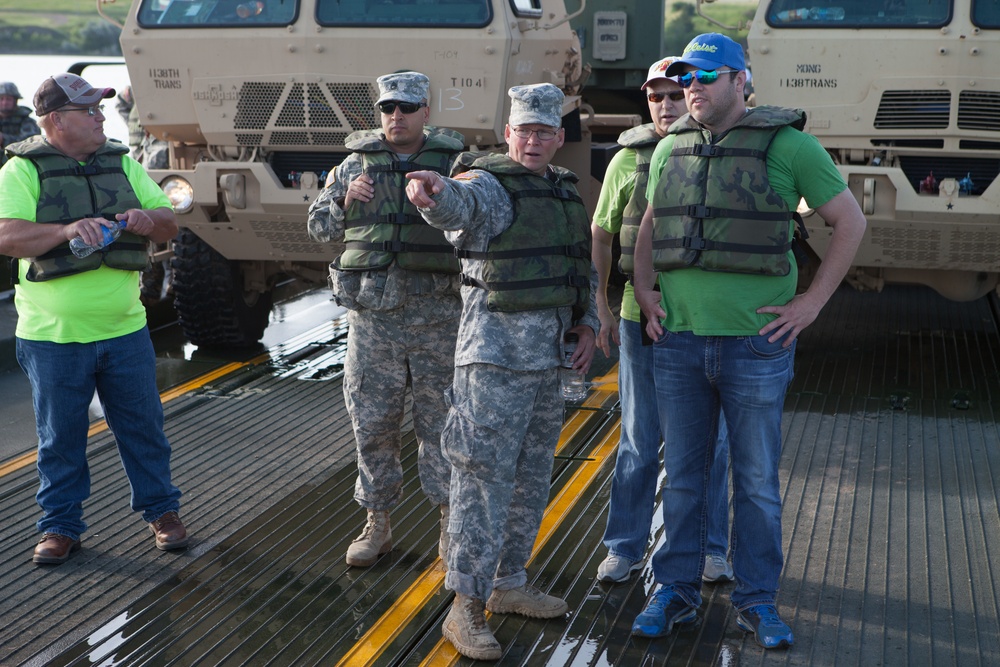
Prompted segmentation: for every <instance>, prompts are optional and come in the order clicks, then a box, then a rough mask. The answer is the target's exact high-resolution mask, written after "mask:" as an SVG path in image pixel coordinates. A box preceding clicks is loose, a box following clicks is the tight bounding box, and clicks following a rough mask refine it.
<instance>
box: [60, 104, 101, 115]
mask: <svg viewBox="0 0 1000 667" xmlns="http://www.w3.org/2000/svg"><path fill="white" fill-rule="evenodd" d="M56 111H86V112H87V115H88V116H96V115H97V112H98V111H100V112H101V113H104V105H103V104H95V105H94V106H92V107H63V108H62V109H56Z"/></svg>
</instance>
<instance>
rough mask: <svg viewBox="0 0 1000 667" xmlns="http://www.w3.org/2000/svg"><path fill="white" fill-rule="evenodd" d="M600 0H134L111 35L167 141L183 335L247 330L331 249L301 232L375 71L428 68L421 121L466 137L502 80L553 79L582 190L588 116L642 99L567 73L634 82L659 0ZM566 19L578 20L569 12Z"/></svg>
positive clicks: (496, 98) (363, 116) (310, 275)
mask: <svg viewBox="0 0 1000 667" xmlns="http://www.w3.org/2000/svg"><path fill="white" fill-rule="evenodd" d="M98 1H99V2H100V1H101V0H98ZM616 7H617V9H616V10H615V11H603V10H602V9H600V8H598V9H597V10H594V9H589V10H588V9H587V8H586V7H585V6H584V4H583V3H582V2H581V5H580V6H578V7H575V8H573V12H572V13H571V12H568V11H567V8H566V7H565V6H564V4H563V0H437V1H434V2H430V1H427V0H134V2H133V4H132V6H131V8H130V10H129V13H128V17H127V19H126V22H125V24H124V27H123V29H122V34H121V46H122V52H123V55H124V57H125V61H126V64H127V67H128V71H129V78H130V80H131V83H132V89H133V93H134V96H135V100H136V104H137V106H138V108H139V112H140V119H141V122H142V124H143V125H144V126H145V128H146V129H147V130H149V131H150V132H151V133H152V134H153V135H155V136H157V137H159V138H161V139H164V140H166V141H168V142H169V143H170V168H169V169H166V170H151V171H150V174H151V175H152V176H153V178H154V179H156V180H157V182H159V183H160V184H161V186H162V187H163V189H164V191H165V192H166V193H167V194H168V195H169V196H170V198H171V201H172V202H173V204H174V207H175V210H176V211H177V213H178V221H179V223H180V225H181V227H182V229H181V232H180V234H179V235H178V238H177V239H176V241H175V242H174V244H173V254H174V256H173V258H172V260H171V267H172V272H173V277H172V288H173V297H174V305H175V308H176V310H177V313H178V317H179V320H180V323H181V326H182V328H183V330H184V332H185V334H186V335H187V337H188V338H189V340H191V341H192V342H193V343H195V344H198V345H210V346H246V345H253V344H255V343H256V342H257V341H258V340H259V338H260V336H261V335H262V333H263V330H264V328H265V326H266V325H267V322H268V314H269V312H270V310H271V306H272V290H273V287H274V285H275V283H276V281H278V280H280V279H282V278H283V277H284V276H292V277H295V278H297V279H301V280H306V281H309V282H312V283H317V284H319V283H325V281H326V276H327V267H328V264H329V262H330V260H331V259H332V258H333V257H334V256H335V255H336V253H337V252H338V250H339V249H338V248H337V247H334V246H333V245H332V244H319V243H315V242H313V241H312V240H311V239H310V238H309V236H308V234H307V232H306V224H305V221H306V215H307V209H308V206H309V203H310V202H311V201H313V199H315V197H316V195H317V194H318V193H319V190H320V188H321V187H322V186H323V183H324V179H325V177H326V175H327V173H328V171H329V170H331V169H332V168H334V167H335V166H336V165H337V164H339V162H340V161H341V160H343V158H344V157H345V156H346V155H347V153H348V151H346V149H345V148H344V142H345V139H346V138H347V136H348V135H349V134H351V133H352V132H354V131H355V130H362V129H371V128H374V127H378V126H379V117H378V114H377V113H376V111H375V108H374V106H373V104H374V101H375V100H376V99H377V97H378V92H377V88H376V86H375V79H376V78H377V77H378V76H379V75H380V74H384V73H387V72H393V71H398V70H406V69H416V70H419V71H421V72H424V73H425V74H427V75H428V76H429V77H430V80H431V99H430V107H431V115H430V123H431V124H432V125H439V126H442V127H448V128H453V129H455V130H458V131H459V132H461V133H462V134H464V135H465V137H466V141H467V142H468V143H469V147H470V148H471V149H477V150H488V149H491V148H494V147H498V146H500V145H501V144H502V142H503V127H504V122H503V121H504V119H505V118H506V114H507V111H508V109H509V99H508V98H507V95H506V91H507V89H508V88H509V87H510V86H513V85H517V84H529V83H540V82H549V83H553V84H555V85H557V86H560V87H561V88H562V89H563V90H564V91H565V92H566V93H567V97H566V102H565V106H564V109H563V115H564V127H565V128H566V131H567V142H566V145H565V146H564V148H563V149H562V150H561V151H560V153H559V155H557V156H556V159H555V162H556V163H558V164H561V165H564V166H567V167H569V168H571V169H573V170H574V171H576V172H577V173H578V174H580V175H581V176H583V177H584V179H583V182H582V191H583V194H584V196H585V198H587V199H588V201H590V202H593V201H595V200H596V196H597V194H598V190H599V183H597V181H596V179H594V178H593V177H591V176H590V175H589V174H590V165H591V162H592V157H591V150H592V147H591V132H592V130H593V129H594V128H599V129H600V130H601V131H603V132H605V133H606V134H607V136H617V133H618V132H619V131H620V130H621V129H623V127H628V126H629V125H631V124H634V123H637V122H641V121H642V117H641V116H640V115H639V114H640V113H644V109H645V105H644V104H642V105H641V107H640V106H637V105H636V106H633V108H632V113H631V114H630V113H628V111H629V107H628V104H627V103H626V104H623V105H618V106H617V107H616V108H615V109H614V110H613V111H615V112H616V113H614V114H601V113H598V111H599V110H595V109H594V108H593V107H592V106H591V105H589V104H587V103H586V102H585V101H584V99H583V98H582V96H581V89H582V88H583V86H584V84H585V83H586V81H587V79H588V78H592V79H594V80H597V81H607V82H609V83H608V86H607V87H608V89H611V88H614V87H615V86H618V87H620V88H622V89H626V88H630V89H635V90H637V89H638V87H639V86H640V85H641V83H642V81H643V80H644V79H643V78H642V77H643V76H644V75H645V72H646V68H647V67H648V65H649V63H650V62H653V61H655V60H656V59H657V58H658V57H659V51H660V48H659V47H660V34H661V30H660V28H661V27H662V25H663V11H664V10H663V6H662V3H660V2H654V0H627V1H626V2H623V3H622V4H621V5H618V6H616ZM637 16H641V17H642V20H641V21H640V20H637ZM571 20H575V21H580V22H582V24H578V27H577V28H576V29H574V26H573V24H571ZM584 51H586V53H585V54H584ZM587 59H589V60H592V61H593V62H594V63H596V66H593V65H591V64H590V63H589V62H587V63H585V60H587ZM625 98H626V99H628V96H625ZM638 98H639V96H638V95H637V94H636V95H634V96H633V98H632V100H633V102H634V101H635V100H636V99H638ZM598 171H599V170H598Z"/></svg>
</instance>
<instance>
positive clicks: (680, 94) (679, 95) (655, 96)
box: [646, 90, 684, 104]
mask: <svg viewBox="0 0 1000 667" xmlns="http://www.w3.org/2000/svg"><path fill="white" fill-rule="evenodd" d="M664 97H669V98H670V101H671V102H680V101H681V100H683V99H684V91H683V90H675V91H674V92H672V93H646V99H647V100H649V101H650V102H652V103H653V104H659V103H660V102H662V101H663V98H664Z"/></svg>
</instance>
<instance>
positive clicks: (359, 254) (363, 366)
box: [308, 72, 464, 567]
mask: <svg viewBox="0 0 1000 667" xmlns="http://www.w3.org/2000/svg"><path fill="white" fill-rule="evenodd" d="M377 83H378V87H379V98H378V101H377V102H376V104H375V106H376V107H377V108H378V110H379V113H380V115H381V119H382V128H381V130H366V131H361V132H355V133H353V134H352V135H350V136H349V137H348V138H347V141H346V142H345V145H346V146H347V148H349V149H350V150H352V151H354V152H353V153H351V155H349V156H348V157H347V158H346V159H345V160H344V161H343V163H341V164H340V165H339V166H338V167H337V168H336V170H335V171H334V172H333V173H332V174H331V176H330V178H328V179H327V187H326V188H325V189H324V190H323V191H322V192H321V193H320V195H319V196H318V197H317V198H316V201H315V202H313V204H312V206H310V208H309V221H308V225H309V235H310V236H311V237H312V238H313V239H314V240H316V241H319V242H328V241H334V242H340V241H344V242H345V249H344V251H343V252H342V253H341V255H340V256H339V257H337V258H336V259H335V260H334V262H333V263H332V264H331V265H330V282H331V285H332V287H333V294H334V297H335V298H336V300H337V303H339V304H340V305H342V306H344V307H346V308H348V309H349V312H348V316H347V321H348V324H349V326H350V328H349V330H348V335H347V360H346V362H345V367H344V398H345V401H346V403H347V411H348V413H349V414H350V415H351V420H352V422H353V423H354V435H355V438H356V440H357V454H358V481H357V484H356V486H355V492H354V497H355V499H356V500H357V501H358V503H360V504H361V505H362V506H363V507H365V508H367V510H368V521H367V523H366V525H365V528H364V531H363V532H362V533H361V535H360V536H358V538H357V539H355V540H354V542H353V543H352V544H351V546H350V547H349V548H348V550H347V564H348V565H354V566H360V567H367V566H369V565H372V564H373V563H375V561H376V560H377V559H378V557H379V556H381V555H382V554H384V553H387V552H388V551H389V550H390V549H392V530H391V528H390V525H389V510H391V509H392V508H393V507H395V506H396V505H397V504H399V500H400V496H401V494H402V488H403V470H402V466H401V465H400V426H401V424H402V421H403V411H404V404H405V400H406V389H407V387H409V388H410V390H411V392H412V395H413V429H414V431H415V432H416V436H417V441H418V443H419V448H420V449H419V454H418V465H419V471H420V484H421V488H422V489H423V491H424V493H425V494H426V495H427V497H428V498H429V499H430V501H431V502H432V503H434V504H435V505H438V506H440V509H441V526H442V528H441V538H440V539H441V541H440V543H439V549H440V553H441V557H442V559H443V558H444V555H445V553H446V551H447V546H448V545H447V538H448V533H447V532H446V531H445V529H444V528H445V526H447V521H448V490H449V485H450V482H451V465H450V464H449V463H448V462H447V461H446V460H445V459H444V457H443V456H442V454H441V429H442V427H443V426H444V420H445V417H446V416H447V414H448V403H447V401H446V400H445V396H444V392H445V389H447V387H448V385H449V384H450V383H451V374H452V367H453V365H454V354H455V335H456V333H457V331H458V318H459V315H460V313H461V310H462V302H461V299H460V296H459V287H460V281H459V275H458V260H457V259H456V258H455V255H454V252H453V250H452V248H451V246H450V245H448V242H447V241H445V238H444V234H443V233H442V232H440V231H438V230H436V229H434V228H432V227H430V226H429V225H427V224H426V223H425V222H424V221H423V220H422V219H421V217H420V215H419V214H418V213H417V210H416V208H415V207H414V206H413V205H412V204H410V202H409V201H407V199H406V193H405V190H404V187H405V179H404V176H405V174H406V173H407V172H410V171H414V170H417V169H421V170H424V169H430V170H433V171H434V172H436V173H443V174H446V173H448V172H449V170H450V169H451V166H452V163H453V162H454V160H455V157H456V156H457V155H458V153H459V152H461V150H462V149H463V148H464V138H463V137H462V135H461V134H459V133H458V132H454V131H452V130H447V129H443V128H435V127H430V126H426V123H427V119H428V118H429V116H430V110H429V108H428V106H427V103H428V96H429V85H430V81H429V80H428V78H427V77H426V76H424V75H423V74H420V73H418V72H401V73H394V74H386V75H384V76H380V77H379V78H378V81H377Z"/></svg>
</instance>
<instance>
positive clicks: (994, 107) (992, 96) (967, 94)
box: [958, 90, 1000, 132]
mask: <svg viewBox="0 0 1000 667" xmlns="http://www.w3.org/2000/svg"><path fill="white" fill-rule="evenodd" d="M958 127H959V128H960V129H963V130H987V131H989V132H1000V93H995V92H988V91H983V90H963V91H962V92H961V93H959V95H958Z"/></svg>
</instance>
